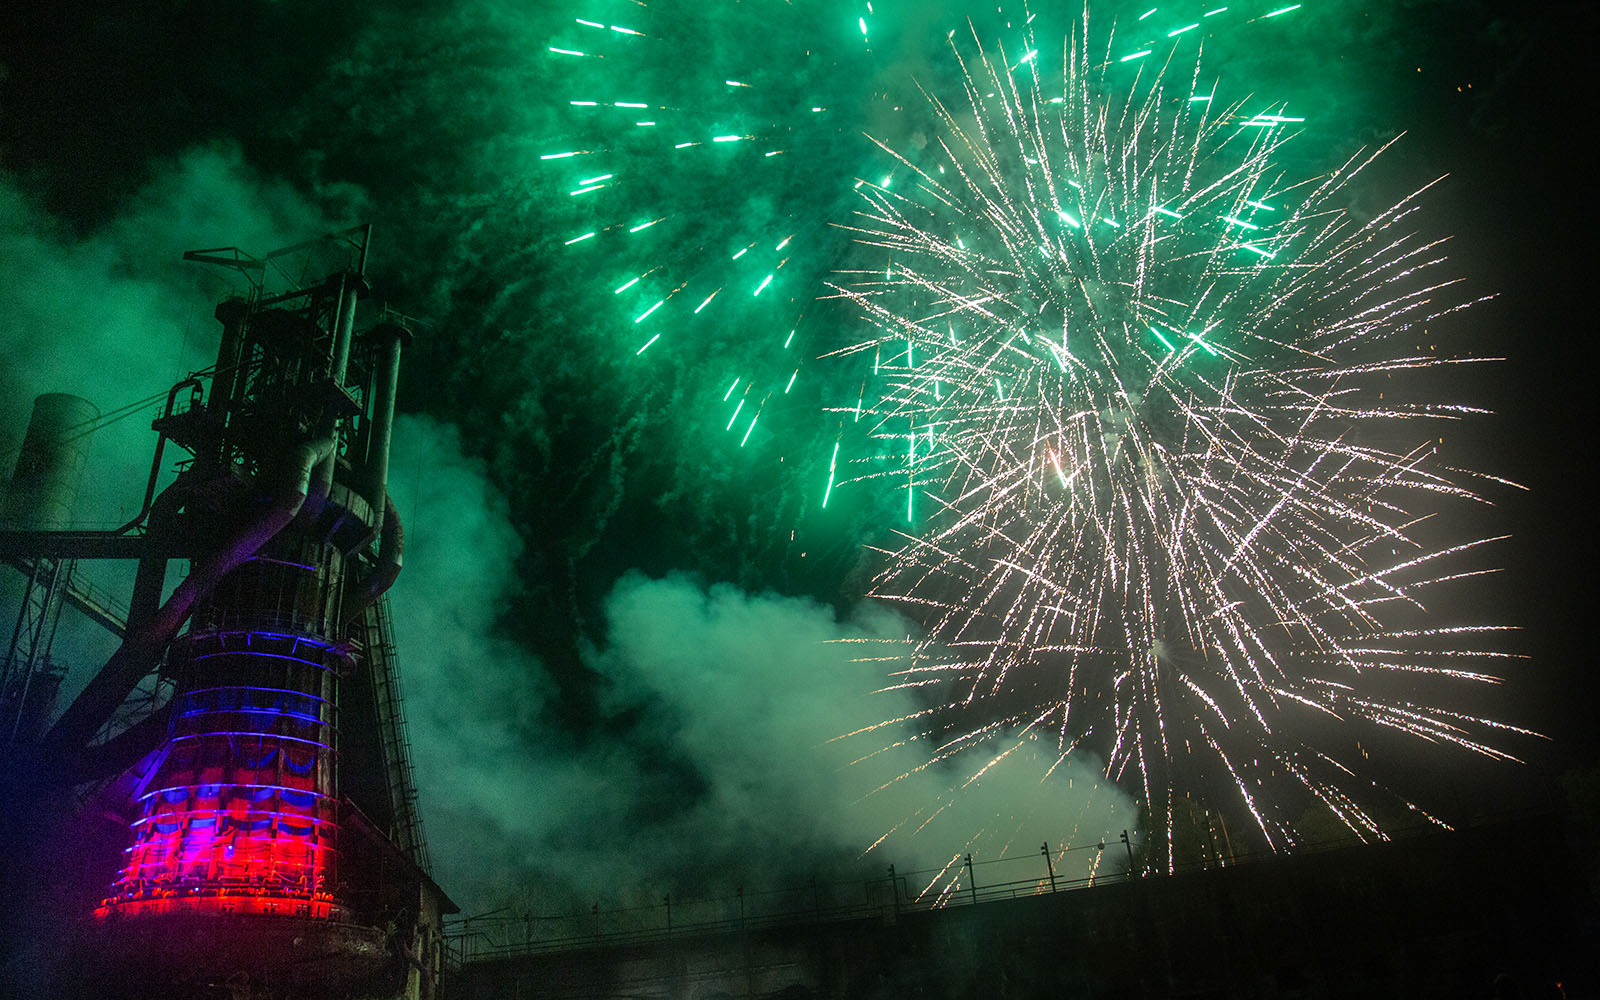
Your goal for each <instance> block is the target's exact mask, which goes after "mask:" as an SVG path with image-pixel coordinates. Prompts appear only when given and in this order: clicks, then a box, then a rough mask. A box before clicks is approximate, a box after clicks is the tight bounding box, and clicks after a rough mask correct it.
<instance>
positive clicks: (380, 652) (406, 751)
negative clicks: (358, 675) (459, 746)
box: [362, 597, 433, 875]
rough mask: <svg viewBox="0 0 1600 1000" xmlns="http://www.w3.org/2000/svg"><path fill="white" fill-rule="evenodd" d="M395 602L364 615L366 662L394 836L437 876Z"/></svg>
mask: <svg viewBox="0 0 1600 1000" xmlns="http://www.w3.org/2000/svg"><path fill="white" fill-rule="evenodd" d="M389 619H390V614H389V598H388V597H381V598H379V599H378V600H377V601H376V602H375V603H374V604H372V605H371V606H370V607H368V608H367V609H366V611H365V612H363V614H362V626H363V631H364V632H365V633H366V634H365V636H364V639H365V643H364V645H365V646H366V660H367V669H368V671H369V675H370V677H371V678H372V690H373V695H374V696H375V699H376V701H377V706H378V729H379V731H380V735H379V741H380V743H381V744H382V749H383V766H384V774H385V777H386V778H387V780H388V785H389V798H390V804H391V807H392V809H393V815H394V829H393V831H392V832H391V834H390V835H391V837H392V838H393V840H394V843H395V846H396V847H398V848H400V850H402V851H404V852H405V854H406V855H407V856H408V857H410V858H411V860H412V861H414V862H416V864H417V867H419V868H421V869H422V870H423V871H425V872H427V873H428V874H429V875H432V874H433V866H432V863H431V862H430V861H429V858H428V842H427V840H426V839H425V838H424V837H423V833H422V817H421V816H420V815H418V813H417V786H416V781H415V779H414V778H413V776H412V772H411V743H410V741H409V740H408V739H407V738H406V712H405V703H404V700H403V699H402V697H401V689H400V671H399V664H398V662H397V656H396V652H395V645H394V633H393V630H392V628H391V626H390V622H389Z"/></svg>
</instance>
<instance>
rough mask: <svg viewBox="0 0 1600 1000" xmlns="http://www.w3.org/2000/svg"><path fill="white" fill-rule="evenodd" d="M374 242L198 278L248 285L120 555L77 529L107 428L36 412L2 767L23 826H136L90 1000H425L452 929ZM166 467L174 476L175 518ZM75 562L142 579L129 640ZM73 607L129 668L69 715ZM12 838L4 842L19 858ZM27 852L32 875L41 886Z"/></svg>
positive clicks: (390, 353)
mask: <svg viewBox="0 0 1600 1000" xmlns="http://www.w3.org/2000/svg"><path fill="white" fill-rule="evenodd" d="M369 239H370V229H369V227H358V228H356V229H353V230H349V231H346V232H342V233H337V234H333V235H332V236H329V237H324V238H321V239H318V240H313V241H311V242H308V243H306V244H301V245H298V246H295V247H289V248H285V249H283V250H279V251H274V252H273V253H272V254H268V255H267V256H265V257H262V258H256V257H252V256H251V255H249V254H246V253H244V252H243V251H240V250H238V249H237V248H231V247H230V248H226V249H220V250H203V251H192V252H190V253H188V254H185V259H187V260H191V261H195V262H198V263H201V264H205V265H210V266H217V267H223V268H226V269H229V270H231V271H234V272H236V273H237V274H238V275H241V276H243V277H244V278H246V279H248V281H247V283H246V284H247V287H248V294H246V295H244V296H243V297H239V298H229V299H227V300H225V301H223V302H222V303H221V304H219V305H218V306H217V308H216V318H217V320H218V321H219V322H220V323H221V326H222V330H221V342H220V346H219V349H218V351H217V360H216V364H215V365H214V366H212V367H211V368H210V369H209V370H206V371H202V372H198V373H195V374H192V375H190V376H189V377H187V378H185V379H183V380H181V381H179V382H178V383H177V384H176V385H174V386H173V387H172V390H171V391H170V392H169V393H168V394H167V396H166V402H165V405H164V406H163V407H162V408H161V410H160V412H159V415H158V416H157V417H156V419H155V421H154V423H153V429H154V430H155V431H156V433H157V435H158V436H157V439H156V442H155V448H154V458H153V459H152V462H151V468H150V475H149V481H148V485H147V487H146V491H145V497H144V503H143V505H142V509H141V510H140V513H139V514H138V516H137V517H135V518H134V519H133V520H131V521H130V522H129V523H128V524H126V525H124V526H122V527H121V528H118V529H116V530H112V531H74V530H70V529H69V528H68V526H67V525H68V521H69V517H70V514H69V511H70V507H71V504H72V500H73V495H74V493H75V491H76V488H77V487H76V480H77V478H78V477H79V476H80V475H81V474H82V472H83V469H84V465H85V457H84V456H85V451H86V448H87V445H86V438H87V436H88V434H89V432H90V431H92V430H93V428H94V427H95V425H96V419H97V413H96V411H95V410H94V408H93V406H92V405H90V404H89V403H86V402H84V401H82V400H78V399H76V398H75V397H70V396H62V395H59V394H56V395H50V396H45V397H41V398H40V400H39V401H38V402H37V403H36V405H35V410H34V420H33V423H32V424H31V425H30V428H29V432H28V437H27V439H26V441H25V443H24V446H23V449H22V452H21V454H20V456H19V459H18V464H17V471H16V473H15V474H14V475H13V479H12V483H11V487H10V489H9V491H8V493H7V497H6V502H5V504H4V506H3V507H0V517H3V518H4V520H3V521H0V559H3V560H4V561H6V562H8V563H10V564H11V565H12V566H13V567H15V568H17V569H18V570H20V571H22V572H23V573H24V574H25V585H24V592H23V599H22V601H21V607H20V608H19V611H18V617H17V625H16V628H15V629H14V633H13V641H12V644H11V648H10V651H9V652H8V654H7V656H6V659H5V661H4V666H5V671H4V675H3V676H0V709H3V711H4V712H5V716H4V718H3V722H4V730H3V731H0V740H3V741H4V745H5V746H6V748H7V767H6V772H5V777H6V781H7V782H8V792H7V795H6V797H5V798H6V802H5V806H6V807H7V809H8V810H10V811H12V812H13V813H15V812H16V811H17V809H18V808H19V804H21V805H20V808H21V809H22V810H23V811H24V812H25V811H26V809H27V808H28V806H27V805H26V804H25V803H27V802H28V801H29V800H30V799H31V800H32V801H33V802H35V803H39V804H38V805H37V806H36V808H39V809H48V808H49V806H48V805H45V804H43V803H44V802H45V800H54V801H56V802H59V801H60V799H61V798H62V795H63V793H64V792H65V791H66V790H69V789H71V790H75V792H76V796H77V799H78V800H79V801H81V802H87V803H88V805H87V807H84V806H83V805H80V808H79V811H80V814H81V815H80V819H81V821H82V822H83V823H86V824H93V823H94V822H96V821H97V820H100V818H101V817H104V816H106V815H107V814H108V813H109V814H110V815H111V816H113V817H115V821H114V823H113V826H116V827H120V833H121V836H120V838H119V839H120V841H121V843H120V844H119V846H120V848H121V851H122V853H121V854H120V856H119V857H117V858H116V859H115V861H114V862H113V863H112V864H109V865H105V866H104V869H105V873H106V877H107V881H108V882H109V884H103V885H102V888H101V891H100V892H99V893H98V894H97V896H98V898H99V901H98V904H97V905H96V904H95V903H94V902H93V901H92V900H89V901H87V903H86V905H85V907H84V908H85V910H86V912H84V913H83V914H82V918H83V919H82V921H81V922H80V923H79V924H78V925H77V926H76V928H75V930H74V933H75V942H76V943H75V944H74V946H73V947H72V948H70V949H68V950H69V951H70V952H71V954H72V956H73V957H72V960H71V963H70V964H71V969H70V970H68V971H67V972H66V973H65V975H66V976H67V977H68V980H69V981H70V982H73V983H75V984H76V986H77V988H88V989H93V990H94V991H95V994H96V995H102V996H119V995H120V996H150V997H186V996H195V997H199V996H217V995H227V994H226V993H222V994H219V993H218V990H219V989H220V990H229V991H232V993H233V995H236V996H239V995H247V996H251V997H255V998H280V997H281V998H285V1000H288V998H313V997H347V996H350V997H429V996H432V995H433V994H434V992H435V990H436V987H437V980H438V974H439V963H440V958H441V937H440V929H441V928H440V920H441V916H442V914H443V913H448V912H454V907H453V905H452V904H451V903H450V901H449V899H448V898H447V897H446V896H445V895H444V894H443V893H442V892H441V891H440V890H439V889H438V887H437V886H436V885H435V884H434V883H433V881H432V878H431V877H430V875H429V866H428V858H427V850H426V846H425V842H424V840H423V837H422V830H421V825H420V823H419V820H418V816H417V811H416V796H415V790H414V787H413V783H412V779H411V772H410V763H409V758H408V750H407V744H406V740H405V735H404V718H403V714H402V707H401V701H400V691H399V684H398V674H397V672H396V660H395V650H394V645H393V641H392V638H391V635H390V629H389V611H388V603H387V599H386V597H385V593H386V591H387V590H388V589H389V587H390V586H391V585H392V584H393V583H394V582H395V579H396V577H397V576H398V575H399V572H400V568H401V555H402V550H403V535H402V531H401V524H400V518H399V515H398V513H397V512H396V510H395V507H394V504H393V503H392V502H391V501H390V500H389V499H388V490H387V482H388V466H389V441H390V432H391V427H392V423H393V417H394V406H395V392H396V387H397V385H398V380H399V371H400V359H401V353H402V350H403V348H404V347H405V346H406V345H407V344H408V343H409V342H410V340H411V333H410V332H409V330H408V328H407V327H406V326H405V325H404V324H403V323H400V322H396V321H394V319H393V318H390V317H387V316H385V317H381V318H380V319H379V320H378V321H377V322H375V323H371V324H370V325H363V324H361V323H358V321H357V309H358V304H359V303H360V301H361V299H362V298H364V297H365V296H366V294H367V292H368V286H367V282H366V279H365V270H366V258H367V246H368V241H369ZM274 275H276V276H278V277H279V278H280V279H281V278H282V277H283V276H286V275H287V276H291V277H292V278H293V280H290V281H288V282H282V281H281V280H280V281H279V283H280V284H284V283H286V284H288V285H290V286H292V287H288V288H287V289H281V290H274V288H273V281H272V280H271V278H272V276H274ZM307 276H311V277H312V280H309V281H307V280H305V278H306V277H307ZM169 445H170V446H172V447H173V448H176V449H179V450H180V451H181V456H180V457H179V460H178V461H177V462H176V463H174V464H175V467H176V469H177V470H178V471H177V474H176V478H175V479H173V480H172V481H171V482H170V484H169V485H167V486H166V487H165V488H164V489H161V490H159V491H158V490H157V486H158V485H159V484H160V483H161V482H162V481H163V479H164V478H165V476H166V475H168V474H169V473H167V466H165V465H164V464H163V462H164V460H166V459H170V457H171V455H170V453H169V452H168V446H169ZM85 559H131V560H136V561H137V573H136V576H135V580H134V584H133V588H132V594H131V597H130V599H129V602H128V608H127V611H126V612H125V613H124V612H120V611H118V610H116V609H114V608H111V607H109V606H108V605H109V602H107V601H105V600H103V599H100V598H99V597H98V596H97V595H95V594H93V593H91V592H89V591H88V590H87V589H86V588H84V587H82V586H79V585H77V584H75V582H74V580H75V578H74V574H73V567H74V565H75V563H76V561H78V560H85ZM185 563H186V564H187V572H186V573H185V574H181V578H180V574H179V573H171V572H169V570H170V569H178V570H181V569H182V568H183V566H184V564H185ZM169 577H170V578H169ZM174 581H175V586H174V585H173V583H174ZM65 606H71V607H74V608H76V609H77V610H78V611H80V612H83V613H85V614H87V615H88V617H89V618H90V620H92V621H96V622H99V623H100V624H102V625H104V626H106V627H108V628H112V629H113V630H114V631H116V632H117V633H118V634H119V635H120V637H121V639H122V643H121V645H120V646H119V647H118V648H117V650H116V652H115V653H114V654H113V655H112V656H111V657H110V659H109V660H108V661H107V662H106V663H105V664H104V666H103V667H101V668H100V669H99V671H98V672H96V673H95V675H94V676H93V678H92V679H90V680H89V682H88V684H87V685H86V686H85V687H84V688H83V690H82V692H81V693H80V694H79V695H78V696H77V697H76V698H75V699H74V700H73V701H72V703H71V704H70V705H68V706H66V708H65V709H64V710H63V711H62V712H61V713H60V714H59V716H54V715H53V706H52V702H53V699H54V694H55V691H56V689H57V687H58V686H59V685H60V681H61V677H62V675H63V673H64V671H63V669H62V668H61V667H59V666H58V665H56V664H55V663H54V662H53V661H51V659H50V656H49V652H50V638H51V635H52V634H53V632H54V629H55V626H56V621H57V620H58V619H59V617H60V615H61V614H62V609H63V607H65ZM12 827H13V828H12V829H9V830H7V831H6V832H7V835H8V840H10V841H12V842H13V843H14V844H15V843H23V842H26V841H27V840H28V838H27V835H26V831H19V829H18V828H17V827H18V824H15V823H13V824H12ZM38 839H39V837H38V836H35V837H34V838H33V842H32V843H27V844H26V851H24V850H21V849H19V850H18V851H17V852H16V853H17V856H22V855H23V854H24V853H28V855H29V856H30V857H32V858H34V859H35V862H36V865H37V859H39V858H40V857H41V856H44V855H46V854H47V853H48V849H47V847H46V848H41V845H40V844H39V843H38V842H37V841H38ZM111 869H114V872H113V871H112V870H111ZM23 933H26V929H24V930H23Z"/></svg>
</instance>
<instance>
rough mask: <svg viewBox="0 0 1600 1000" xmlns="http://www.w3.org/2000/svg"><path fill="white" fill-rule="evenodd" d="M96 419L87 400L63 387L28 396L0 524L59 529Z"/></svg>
mask: <svg viewBox="0 0 1600 1000" xmlns="http://www.w3.org/2000/svg"><path fill="white" fill-rule="evenodd" d="M98 419H100V411H99V410H98V409H96V408H95V405H94V404H93V403H91V402H89V401H88V400H87V399H82V398H80V397H78V396H72V395H68V394H67V393H64V392H51V393H46V394H44V395H42V396H40V397H39V398H37V399H35V400H34V401H33V416H32V418H31V419H30V420H29V421H28V433H27V436H26V437H24V438H23V440H22V450H21V451H20V452H19V453H18V455H17V467H16V471H15V472H13V473H12V474H11V486H10V488H9V489H7V490H6V495H5V501H4V503H3V504H0V528H9V529H15V530H22V531H60V530H61V529H63V528H65V527H67V525H68V524H70V523H71V521H72V511H73V507H74V506H75V505H76V504H77V502H78V489H79V487H80V486H81V485H82V483H83V470H84V467H85V466H86V465H87V464H88V461H89V437H90V434H91V432H92V431H93V430H94V422H95V421H96V420H98Z"/></svg>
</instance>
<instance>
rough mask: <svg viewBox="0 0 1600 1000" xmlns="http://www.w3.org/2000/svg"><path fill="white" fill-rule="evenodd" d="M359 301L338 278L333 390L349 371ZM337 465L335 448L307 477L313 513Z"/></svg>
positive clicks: (356, 290)
mask: <svg viewBox="0 0 1600 1000" xmlns="http://www.w3.org/2000/svg"><path fill="white" fill-rule="evenodd" d="M359 298H360V284H359V281H358V280H356V279H353V278H351V276H350V275H348V274H342V275H340V276H339V300H338V305H337V306H336V307H335V309H334V318H333V354H332V357H331V358H330V361H329V371H328V376H329V378H330V380H331V381H332V382H333V384H334V385H335V386H337V387H338V388H341V389H342V388H344V382H345V376H346V375H347V374H348V372H349V370H350V340H351V337H352V335H353V333H354V331H355V325H356V300H357V299H359ZM334 429H335V426H334V424H333V423H332V422H331V421H330V422H329V423H328V424H327V425H326V426H324V427H323V428H322V430H323V431H325V432H327V433H330V434H331V433H333V431H334ZM338 461H339V449H338V446H337V445H336V446H335V447H334V449H333V451H332V452H331V453H330V454H329V455H328V457H327V458H326V459H324V460H323V462H322V464H321V465H319V466H317V472H316V475H314V476H312V477H311V492H310V494H309V499H310V502H311V505H312V507H313V509H316V508H317V507H320V505H321V502H322V500H323V498H324V497H326V496H327V495H328V489H329V487H331V486H332V485H333V468H334V465H335V464H336V463H337V462H338Z"/></svg>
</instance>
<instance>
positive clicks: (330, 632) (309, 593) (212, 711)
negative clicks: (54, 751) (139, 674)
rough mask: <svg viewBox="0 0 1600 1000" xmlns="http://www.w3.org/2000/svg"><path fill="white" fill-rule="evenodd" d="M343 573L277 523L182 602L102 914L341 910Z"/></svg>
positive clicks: (327, 914) (335, 557)
mask: <svg viewBox="0 0 1600 1000" xmlns="http://www.w3.org/2000/svg"><path fill="white" fill-rule="evenodd" d="M342 566H343V561H342V557H341V554H340V553H339V551H338V550H337V549H335V548H332V547H331V546H328V545H325V544H324V543H323V542H322V540H321V539H320V538H317V537H306V536H305V535H304V534H302V533H301V532H300V531H299V530H297V529H295V528H289V529H286V530H285V531H283V532H282V533H281V534H279V535H278V536H277V537H276V538H274V539H273V540H272V541H271V542H269V543H268V544H267V546H266V547H265V548H263V549H262V551H261V552H259V553H257V554H256V556H255V557H253V558H252V559H250V560H248V561H247V562H245V563H244V564H243V565H242V566H240V567H239V568H237V569H235V570H234V571H233V572H232V573H230V574H229V575H228V576H227V578H226V579H224V580H223V581H222V583H221V584H219V585H218V586H217V588H216V590H215V592H214V593H213V594H212V595H211V598H210V599H209V600H208V601H207V602H205V603H204V604H203V605H201V606H200V607H198V608H197V609H196V610H195V613H194V617H193V618H192V620H191V622H190V628H189V631H188V633H187V634H186V635H185V636H183V637H181V638H179V639H178V640H177V641H176V642H175V643H174V644H173V646H172V648H171V650H170V651H169V653H168V655H167V670H168V671H169V672H171V673H172V675H173V676H174V678H175V680H176V681H177V690H176V691H175V692H174V694H173V697H172V706H173V712H172V721H171V724H170V729H169V731H168V736H167V741H166V744H165V746H164V747H163V748H162V754H161V761H160V763H159V764H158V765H157V767H156V769H155V771H154V773H153V774H152V775H151V777H150V779H149V781H148V783H147V784H146V786H145V788H144V790H143V792H142V793H141V795H140V796H139V799H138V814H137V816H136V818H135V820H134V822H133V825H132V833H133V844H132V846H131V847H130V848H129V849H128V852H127V855H126V861H125V864H124V865H123V868H122V872H121V874H120V875H119V876H118V878H117V881H116V883H115V884H114V885H113V886H112V888H111V895H110V896H108V897H107V898H106V899H105V900H104V901H103V902H102V904H101V906H100V908H99V909H98V910H97V911H96V912H97V913H98V914H99V915H100V916H102V917H109V916H112V915H116V916H119V917H140V916H154V915H166V916H171V915H180V914H193V915H198V914H205V913H211V914H260V915H267V916H299V917H311V918H321V919H328V918H333V919H339V918H341V917H342V916H344V914H345V909H344V907H343V906H342V905H341V904H342V902H343V901H342V899H341V898H340V895H339V890H338V879H339V876H338V834H339V822H338V794H339V788H338V781H337V777H336V773H337V770H336V769H337V753H338V747H337V736H338V714H337V705H338V703H339V702H338V687H339V676H338V675H339V669H340V667H341V665H342V663H343V660H342V658H341V654H340V652H339V650H338V648H337V646H338V643H337V637H338V627H339V626H338V622H339V621H340V616H339V603H338V598H339V595H340V594H341V593H342V591H343V586H342V582H341V581H342V572H343V569H342Z"/></svg>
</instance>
